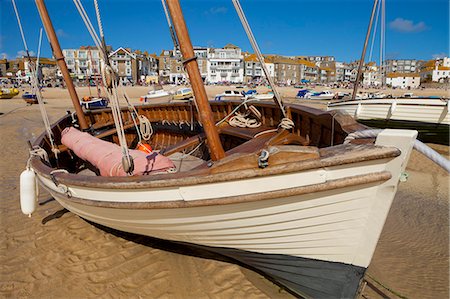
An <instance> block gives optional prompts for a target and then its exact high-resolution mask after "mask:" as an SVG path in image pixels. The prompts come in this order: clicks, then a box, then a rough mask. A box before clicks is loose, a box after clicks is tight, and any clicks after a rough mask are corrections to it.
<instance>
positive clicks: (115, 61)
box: [0, 44, 450, 89]
mask: <svg viewBox="0 0 450 299" xmlns="http://www.w3.org/2000/svg"><path fill="white" fill-rule="evenodd" d="M108 49H109V58H110V61H111V63H112V67H113V68H114V69H115V70H116V72H117V74H118V76H119V79H120V81H121V82H122V84H124V85H151V84H176V85H182V84H186V83H187V74H186V72H185V70H184V68H183V66H182V57H181V53H180V51H179V50H176V49H170V50H162V51H161V53H160V54H159V55H157V54H156V53H149V52H147V51H140V50H132V49H130V48H127V47H119V48H117V49H112V48H111V47H108ZM194 52H195V54H196V57H197V62H198V66H199V70H200V73H201V76H202V79H203V81H204V83H205V84H208V85H229V84H246V85H255V86H256V85H263V84H265V83H266V80H265V76H264V73H263V69H262V67H261V64H260V63H259V61H258V59H257V57H256V55H255V54H253V53H249V52H246V51H243V50H242V49H241V48H239V47H238V46H235V45H233V44H227V45H225V46H224V47H223V48H209V47H194ZM63 54H64V57H65V60H66V63H67V66H68V68H69V71H70V74H71V76H72V79H73V80H74V81H75V83H76V84H77V85H78V86H83V85H86V84H88V82H90V81H92V80H97V79H98V80H100V78H101V72H100V70H101V65H102V63H103V61H102V60H101V58H100V56H101V55H100V54H99V50H98V49H97V48H96V47H92V46H82V47H80V48H78V49H63ZM264 59H265V64H266V66H267V69H268V71H269V74H270V76H271V77H272V78H273V79H274V81H275V83H276V84H277V85H279V86H296V85H300V84H308V83H310V84H325V85H329V86H337V87H347V86H349V85H351V84H352V82H354V81H355V78H356V75H357V69H358V61H353V62H349V63H347V62H341V61H336V59H335V57H333V56H282V55H277V54H266V55H264ZM31 60H32V63H30V62H29V61H28V59H27V58H25V57H18V58H16V59H12V60H8V59H2V60H0V77H1V80H2V82H3V83H13V84H16V85H20V84H21V83H27V82H30V78H31V71H30V67H31V65H33V64H34V63H35V62H36V60H37V58H36V57H32V59H31ZM449 78H450V59H449V58H448V57H444V58H438V59H433V60H416V59H388V60H385V61H383V63H382V66H381V67H380V63H379V62H378V64H377V63H376V62H373V61H371V62H367V63H365V65H364V66H363V79H362V81H361V82H362V86H363V87H366V88H379V87H382V86H385V87H390V88H400V89H417V88H420V87H424V86H427V84H435V85H436V84H437V85H438V86H440V85H443V83H448V82H449ZM39 80H40V82H41V83H42V84H43V85H45V86H60V85H62V84H63V83H62V82H63V80H62V74H61V72H60V71H59V70H58V68H57V64H56V60H55V59H54V58H42V57H41V58H39ZM445 85H447V84H445Z"/></svg>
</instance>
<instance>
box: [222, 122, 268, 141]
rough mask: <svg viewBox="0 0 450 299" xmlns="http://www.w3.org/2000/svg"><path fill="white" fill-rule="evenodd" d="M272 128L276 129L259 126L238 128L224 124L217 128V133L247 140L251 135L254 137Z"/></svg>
mask: <svg viewBox="0 0 450 299" xmlns="http://www.w3.org/2000/svg"><path fill="white" fill-rule="evenodd" d="M272 129H276V127H268V126H260V127H258V128H239V127H232V126H230V125H228V124H226V125H222V126H220V127H219V128H218V130H219V134H225V135H230V136H235V137H239V138H243V139H247V140H248V139H252V138H253V137H255V135H257V134H259V133H261V132H264V131H267V130H272Z"/></svg>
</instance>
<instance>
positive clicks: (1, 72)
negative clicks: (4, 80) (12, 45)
mask: <svg viewBox="0 0 450 299" xmlns="http://www.w3.org/2000/svg"><path fill="white" fill-rule="evenodd" d="M8 68H9V62H8V60H7V59H0V77H6V76H7V75H6V70H7V69H8Z"/></svg>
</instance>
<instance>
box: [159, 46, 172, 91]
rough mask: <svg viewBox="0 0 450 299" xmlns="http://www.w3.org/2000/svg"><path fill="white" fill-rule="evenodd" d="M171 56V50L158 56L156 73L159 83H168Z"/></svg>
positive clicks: (164, 51)
mask: <svg viewBox="0 0 450 299" xmlns="http://www.w3.org/2000/svg"><path fill="white" fill-rule="evenodd" d="M172 56H173V51H171V50H162V51H161V54H159V59H158V73H159V80H160V82H161V83H164V84H165V83H169V81H170V80H169V79H170V65H171V61H170V60H171V59H172Z"/></svg>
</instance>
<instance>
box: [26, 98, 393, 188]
mask: <svg viewBox="0 0 450 299" xmlns="http://www.w3.org/2000/svg"><path fill="white" fill-rule="evenodd" d="M229 102H230V103H232V104H238V103H242V102H239V101H238V102H233V101H229ZM217 104H218V105H227V102H225V101H224V102H221V103H217ZM186 105H187V104H186V103H163V104H157V103H154V104H153V103H152V104H151V105H145V106H150V107H151V106H155V107H173V106H186ZM259 105H261V106H267V107H269V108H272V107H274V104H273V103H270V102H259V101H258V106H259ZM287 106H288V107H289V108H290V109H292V112H295V110H297V109H298V110H301V111H304V112H306V113H311V114H313V115H315V116H316V117H319V118H320V117H326V116H328V117H330V118H331V117H332V114H331V113H330V112H327V111H323V110H318V109H315V108H310V107H306V106H301V105H296V104H291V105H287ZM143 108H145V107H143ZM102 110H103V109H101V110H96V112H92V114H101V113H102ZM124 110H125V109H124ZM299 113H300V112H299ZM69 117H70V115H65V116H63V117H62V118H60V119H59V120H58V121H56V122H55V123H54V124H53V125H52V128H55V127H58V128H59V126H60V124H61V123H62V122H64V121H67V119H68V118H69ZM87 117H89V116H88V115H87ZM347 121H348V120H347V119H344V122H343V123H342V124H341V130H343V131H353V130H355V129H358V128H359V127H365V126H363V125H360V124H358V123H357V122H355V121H354V120H353V121H352V122H350V123H346V122H347ZM355 124H356V125H357V126H355ZM45 138H46V133H45V132H43V133H42V134H41V135H40V136H39V137H38V138H37V139H36V140H35V142H34V145H41V144H42V143H43V142H44V139H45ZM364 146H366V147H367V150H370V149H372V152H370V153H371V155H367V152H368V151H364V150H363V151H360V154H359V155H347V157H344V159H342V156H339V155H334V157H335V158H334V159H333V155H329V154H325V156H323V155H322V154H321V156H322V157H321V158H319V159H310V160H304V161H301V162H298V163H290V164H279V165H274V166H271V167H267V168H265V169H259V168H258V169H247V170H240V171H237V172H223V173H215V174H210V173H209V169H207V168H205V169H198V170H193V171H188V172H179V173H159V174H151V175H146V176H124V177H102V176H86V175H80V174H72V173H63V172H58V173H53V174H52V171H54V170H56V169H57V168H51V167H49V166H47V165H46V164H45V162H43V161H41V160H40V158H39V157H36V156H33V157H32V158H31V166H32V168H33V169H34V170H35V171H36V172H37V173H39V174H40V175H42V176H44V177H46V178H48V179H56V180H57V181H58V182H60V183H63V184H66V185H72V186H80V187H87V188H99V187H101V188H109V189H145V188H165V187H172V186H188V185H194V184H206V183H216V182H226V181H230V180H240V179H249V178H257V177H263V176H269V175H281V174H285V173H292V172H298V171H304V170H310V169H318V168H323V167H331V166H337V165H345V164H352V163H358V162H364V161H369V160H379V159H386V158H394V157H397V156H399V155H400V151H399V150H398V149H397V148H394V147H379V146H375V145H373V144H365V145H353V144H348V145H343V144H339V145H336V146H331V147H325V148H322V149H320V151H321V152H322V153H330V151H331V152H332V151H333V150H335V151H339V150H340V151H341V152H348V149H349V148H348V147H364ZM342 147H343V148H342ZM373 149H375V151H373ZM361 152H363V153H364V154H362V153H361ZM336 157H341V159H338V158H336ZM269 163H270V162H269Z"/></svg>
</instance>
